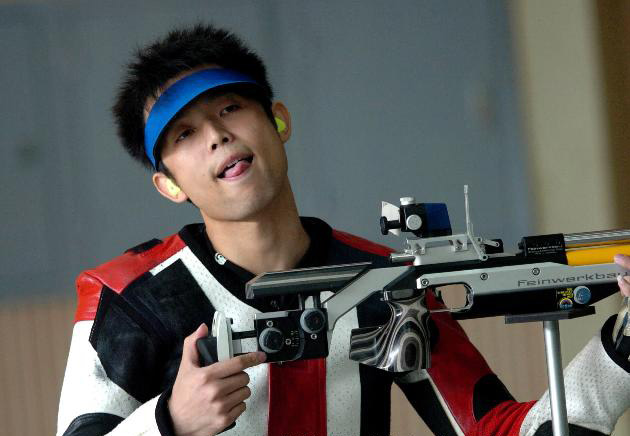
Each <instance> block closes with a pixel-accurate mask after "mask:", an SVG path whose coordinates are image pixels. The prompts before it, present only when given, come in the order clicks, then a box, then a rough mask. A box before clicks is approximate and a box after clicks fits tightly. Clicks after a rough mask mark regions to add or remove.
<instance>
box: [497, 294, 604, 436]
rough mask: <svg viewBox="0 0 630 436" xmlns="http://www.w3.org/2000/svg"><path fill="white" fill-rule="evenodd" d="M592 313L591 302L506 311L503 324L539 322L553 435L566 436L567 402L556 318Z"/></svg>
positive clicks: (567, 429) (593, 311) (558, 319)
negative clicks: (552, 309) (525, 311)
mask: <svg viewBox="0 0 630 436" xmlns="http://www.w3.org/2000/svg"><path fill="white" fill-rule="evenodd" d="M594 313H595V308H594V307H593V306H586V307H582V308H579V309H570V310H558V311H555V312H542V313H528V314H523V315H506V316H505V323H506V324H517V323H523V322H538V321H542V323H543V332H544V335H545V355H546V357H547V378H548V380H549V402H550V403H551V420H552V422H551V424H552V428H553V435H554V436H569V421H568V419H567V402H566V397H565V393H564V377H563V375H562V354H561V353H560V328H559V324H558V321H560V320H562V319H573V318H580V317H582V316H587V315H592V314H594Z"/></svg>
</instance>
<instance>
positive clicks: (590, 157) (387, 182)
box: [0, 0, 630, 435]
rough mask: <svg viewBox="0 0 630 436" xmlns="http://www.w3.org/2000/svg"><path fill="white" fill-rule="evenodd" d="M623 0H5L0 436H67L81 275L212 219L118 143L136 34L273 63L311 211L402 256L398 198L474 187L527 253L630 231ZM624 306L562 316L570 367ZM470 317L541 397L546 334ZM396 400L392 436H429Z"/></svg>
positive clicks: (484, 340) (458, 216)
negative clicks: (65, 404) (117, 106)
mask: <svg viewBox="0 0 630 436" xmlns="http://www.w3.org/2000/svg"><path fill="white" fill-rule="evenodd" d="M623 3H624V2H612V1H606V2H599V3H598V2H595V1H586V0H581V1H568V0H562V1H560V0H558V1H554V2H544V1H542V0H536V1H528V0H518V1H513V2H508V3H506V2H502V1H499V0H487V1H480V2H466V1H461V0H460V1H454V0H451V1H437V0H436V1H421V2H418V1H411V0H409V1H397V2H386V1H347V0H346V1H335V2H333V1H322V2H307V1H281V0H273V1H272V0H269V1H265V2H262V1H254V0H250V1H244V0H239V1H232V2H219V1H207V0H206V1H179V2H175V1H166V0H159V1H156V0H153V1H149V0H144V1H142V0H127V1H121V0H112V1H108V2H79V1H26V0H21V1H17V0H16V1H7V0H2V1H0V56H1V58H0V65H1V68H0V90H1V91H0V97H1V99H2V102H3V104H2V106H1V108H0V115H1V116H0V123H1V124H0V146H1V147H2V151H3V159H2V160H0V178H1V179H0V180H1V183H0V192H1V193H2V195H3V198H4V199H5V202H4V204H5V209H4V210H6V212H5V214H4V215H3V216H4V223H3V224H4V226H2V228H0V241H1V242H2V247H3V250H2V254H1V255H0V256H2V257H1V260H2V263H1V264H2V269H1V270H0V279H1V280H0V283H1V285H0V305H1V307H0V392H2V393H3V395H2V397H0V418H1V419H2V420H3V421H2V422H3V423H4V425H3V427H2V428H0V435H3V434H6V435H17V434H19V435H41V434H51V433H53V432H54V428H55V421H56V402H57V400H58V395H59V389H60V384H61V380H62V377H63V370H64V366H65V357H66V353H67V350H68V343H69V342H68V341H69V336H70V334H71V328H72V317H73V310H74V304H75V297H74V290H73V279H74V277H75V276H76V275H77V274H78V272H80V271H81V270H82V269H85V268H88V267H91V266H94V265H97V264H99V263H102V262H104V261H106V260H108V259H110V258H112V257H114V256H116V255H117V254H119V253H121V252H122V251H124V250H125V249H126V248H128V247H131V246H134V245H137V244H138V243H140V242H142V241H145V240H148V239H151V238H153V237H161V236H165V235H167V234H170V233H173V232H176V231H177V230H178V229H179V228H180V227H181V226H182V225H183V224H185V223H188V222H191V221H199V217H198V214H197V212H196V211H195V210H194V209H193V208H192V207H191V206H188V205H184V206H175V205H171V204H170V203H167V202H165V201H163V200H162V199H161V197H159V196H158V195H157V193H155V192H154V189H153V187H152V186H151V183H150V178H149V177H148V173H146V172H145V171H144V170H142V169H141V168H140V167H139V166H137V165H135V164H134V163H133V162H131V160H130V159H129V158H127V156H125V154H124V151H123V150H122V148H121V147H120V146H119V145H118V141H117V138H116V135H115V131H114V127H113V123H112V119H111V116H110V113H109V108H110V106H111V104H112V101H113V96H114V93H115V90H116V86H117V82H118V80H119V78H120V76H121V72H122V69H123V65H124V63H125V62H126V61H127V60H128V59H129V55H130V53H131V52H132V51H133V50H134V49H135V48H136V47H137V46H139V45H142V44H144V43H146V42H148V41H151V40H152V39H154V38H155V37H157V36H159V35H162V34H164V32H165V31H166V30H167V29H170V28H171V27H173V26H174V25H179V24H190V23H194V22H196V21H198V20H204V21H211V22H213V23H215V24H217V25H220V26H225V27H228V28H230V29H232V30H234V31H235V32H237V33H238V34H240V35H242V37H243V38H244V39H245V40H246V41H248V42H249V43H250V44H251V45H252V46H253V47H254V48H255V49H256V50H257V51H258V52H259V53H260V54H261V56H262V57H263V58H264V59H265V61H266V62H267V64H268V68H269V73H270V78H271V81H272V83H273V84H274V85H275V87H276V94H277V96H278V98H279V99H281V100H283V101H284V102H285V103H286V104H287V106H288V107H289V109H290V110H291V111H292V116H293V123H294V134H293V138H292V140H291V141H290V143H289V144H288V146H287V152H288V155H289V162H290V177H291V180H292V183H293V187H294V191H295V193H296V196H297V199H298V203H299V207H300V209H301V212H302V214H304V215H317V216H320V217H323V218H325V219H327V220H328V221H329V222H331V223H332V224H333V225H334V226H335V227H336V228H339V229H342V230H346V231H350V232H353V233H355V234H359V235H361V236H364V237H367V238H370V239H373V240H376V241H378V242H381V243H386V244H388V245H390V246H393V247H400V246H401V243H402V241H399V240H394V239H391V238H384V237H381V236H380V234H379V231H378V218H379V212H380V210H379V208H380V201H381V200H388V201H397V199H398V197H401V196H406V195H414V196H415V197H416V198H417V199H421V200H423V201H427V202H431V201H436V202H446V203H447V204H448V206H449V210H450V215H451V221H452V223H453V225H454V227H455V228H459V229H461V228H463V225H464V220H463V218H464V214H463V212H464V208H463V188H462V187H463V184H465V183H468V184H469V185H470V187H471V213H472V219H473V222H474V223H475V230H476V232H478V233H480V234H482V235H484V236H489V237H503V238H504V240H506V241H507V243H508V244H509V245H511V246H513V245H514V243H515V241H516V240H518V239H520V237H521V236H523V235H525V234H533V233H538V232H572V231H586V230H596V229H599V228H613V227H621V226H630V222H629V217H628V212H627V205H628V199H629V198H630V196H628V195H627V194H628V189H630V181H629V180H628V176H627V175H625V173H624V171H623V169H624V168H627V165H625V164H624V163H623V162H624V159H626V160H625V162H626V163H627V153H626V152H625V150H626V149H627V146H628V138H627V134H626V130H625V129H624V128H623V127H621V126H624V124H623V123H624V120H625V121H626V122H627V120H628V112H627V109H625V108H626V107H628V103H630V102H629V101H628V99H627V97H628V95H630V90H629V89H628V88H627V81H626V77H627V71H628V66H629V64H628V60H627V56H621V55H620V53H623V48H624V47H625V48H627V47H628V45H627V44H626V45H625V46H623V44H622V42H623V41H626V43H627V42H628V41H629V38H630V36H629V35H628V30H627V29H629V28H630V26H628V24H629V23H630V21H629V20H628V18H629V17H630V13H629V12H628V7H627V6H625V7H624V6H623ZM626 5H627V3H626ZM624 14H625V15H624ZM624 17H625V18H624ZM623 20H625V21H623ZM624 24H625V27H624ZM624 38H625V39H624ZM620 41H621V42H620ZM625 53H626V54H627V50H626V51H625ZM624 62H625V64H624ZM622 91H623V92H622ZM624 92H625V94H624ZM624 95H625V96H626V100H623V96H624ZM624 117H625V118H624ZM626 125H627V124H626ZM624 165H625V166H624ZM7 199H8V201H6V200H7ZM618 304H619V299H618V298H616V297H611V298H609V299H608V300H607V301H605V302H604V303H603V304H601V305H600V306H598V317H590V318H589V319H588V320H586V321H583V320H581V321H579V322H578V323H576V322H565V323H562V328H563V339H562V340H563V354H564V356H563V357H564V362H565V363H567V362H568V361H569V359H570V358H572V356H573V355H575V353H576V352H577V351H578V350H579V349H580V348H581V347H582V346H583V345H584V344H585V343H586V342H587V340H588V339H589V338H590V337H591V336H592V335H593V334H594V333H595V332H596V331H597V329H598V328H599V326H601V323H602V320H603V319H605V318H607V317H608V316H609V315H610V314H611V313H613V312H616V310H617V306H618ZM465 328H466V330H467V331H468V332H469V334H470V336H471V338H472V340H473V342H474V343H475V344H476V345H477V346H478V347H479V348H480V349H481V350H482V352H483V353H484V355H485V356H486V358H487V359H488V362H489V363H490V365H491V367H492V368H493V369H494V370H495V371H496V372H497V373H498V374H499V375H500V377H501V378H502V379H503V381H504V382H505V383H506V385H507V386H508V387H509V388H510V390H511V391H512V393H513V394H514V395H515V396H516V398H517V399H519V400H522V401H525V400H531V399H535V398H537V397H539V396H540V395H541V394H542V392H543V391H544V390H545V389H546V373H545V366H544V349H543V342H542V333H541V327H540V326H538V325H531V326H524V325H510V326H504V325H503V320H502V318H495V319H489V320H478V321H467V322H466V323H465ZM393 396H394V405H395V407H394V409H395V410H394V412H393V416H392V420H393V427H392V434H394V435H416V434H417V435H423V434H428V433H427V431H426V429H425V428H424V427H423V425H422V424H421V423H419V419H418V417H417V416H416V415H415V412H413V411H412V410H411V408H409V407H408V405H407V404H406V403H405V402H404V400H401V399H400V395H399V393H398V392H396V391H395V392H394V393H393ZM628 421H629V420H628V419H627V418H626V420H625V421H624V422H625V423H624V422H622V423H620V424H619V425H618V428H617V429H616V432H615V434H617V435H625V434H628V433H630V427H629V426H628ZM624 426H625V427H624Z"/></svg>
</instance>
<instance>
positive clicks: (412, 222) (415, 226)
mask: <svg viewBox="0 0 630 436" xmlns="http://www.w3.org/2000/svg"><path fill="white" fill-rule="evenodd" d="M405 224H407V228H408V229H409V230H411V231H412V232H413V231H416V230H420V227H422V218H420V216H419V215H409V216H408V217H407V220H406V221H405Z"/></svg>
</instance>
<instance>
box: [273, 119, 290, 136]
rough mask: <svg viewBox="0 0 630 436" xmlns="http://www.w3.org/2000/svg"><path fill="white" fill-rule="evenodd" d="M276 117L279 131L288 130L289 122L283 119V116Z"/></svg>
mask: <svg viewBox="0 0 630 436" xmlns="http://www.w3.org/2000/svg"><path fill="white" fill-rule="evenodd" d="M274 119H275V120H276V126H278V132H279V133H282V132H284V131H285V130H287V124H286V123H285V122H284V121H282V119H281V118H278V117H275V118H274Z"/></svg>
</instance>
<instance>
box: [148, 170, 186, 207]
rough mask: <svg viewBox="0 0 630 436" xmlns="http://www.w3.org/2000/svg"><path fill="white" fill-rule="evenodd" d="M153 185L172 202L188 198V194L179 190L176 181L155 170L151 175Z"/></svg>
mask: <svg viewBox="0 0 630 436" xmlns="http://www.w3.org/2000/svg"><path fill="white" fill-rule="evenodd" d="M152 181H153V186H155V189H157V191H158V192H159V193H160V195H162V196H163V197H165V198H167V199H169V200H171V201H172V202H173V203H183V202H184V201H186V200H188V196H187V195H186V194H185V193H184V191H182V190H181V188H180V187H179V186H177V183H175V181H174V180H173V179H171V178H170V177H167V176H166V174H164V173H162V172H157V173H154V174H153V177H152Z"/></svg>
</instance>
